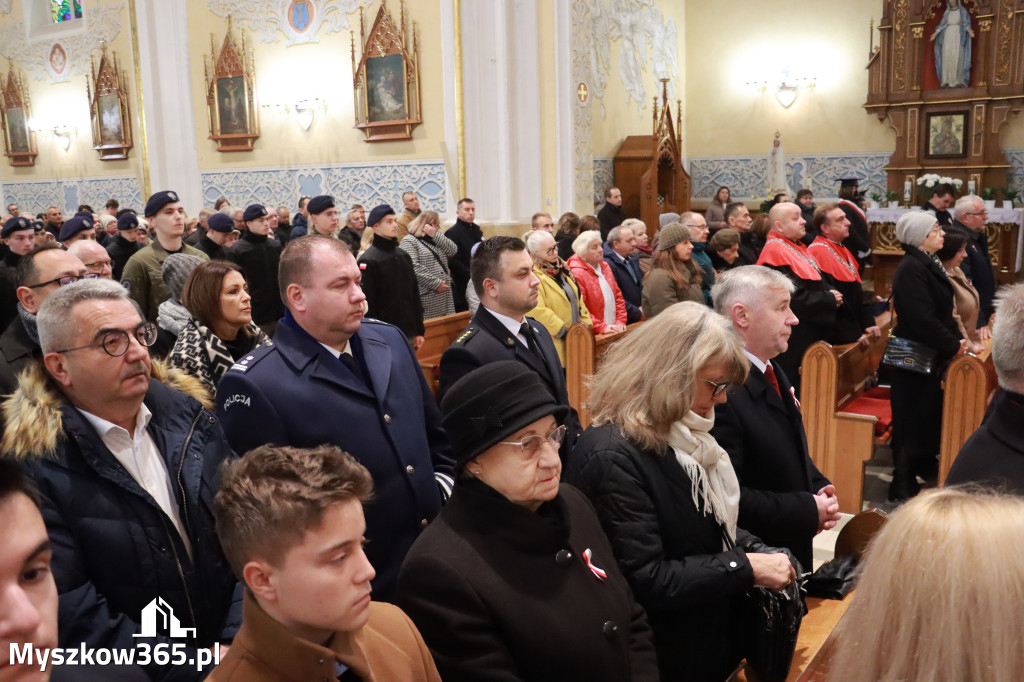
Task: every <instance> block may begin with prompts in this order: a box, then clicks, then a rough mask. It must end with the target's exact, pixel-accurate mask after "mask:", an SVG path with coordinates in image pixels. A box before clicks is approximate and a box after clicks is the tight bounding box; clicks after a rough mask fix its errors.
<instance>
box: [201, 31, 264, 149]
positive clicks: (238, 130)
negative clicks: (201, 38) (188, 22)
mask: <svg viewBox="0 0 1024 682" xmlns="http://www.w3.org/2000/svg"><path fill="white" fill-rule="evenodd" d="M210 56H211V61H212V68H211V66H210V64H208V63H207V61H206V57H205V56H204V57H203V72H204V75H205V77H206V105H207V111H208V112H209V123H210V139H211V140H214V141H215V142H216V143H217V151H219V152H247V151H252V148H253V144H254V143H255V142H256V140H257V139H259V136H260V119H259V108H258V107H257V106H256V78H255V76H254V72H255V63H254V61H253V56H252V52H251V51H249V52H246V48H245V34H242V38H241V44H240V45H239V43H237V42H235V39H234V37H233V36H232V35H231V17H228V29H227V32H226V33H225V34H224V41H223V43H221V48H220V53H219V54H218V53H217V51H216V49H215V48H214V44H213V36H212V35H211V36H210Z"/></svg>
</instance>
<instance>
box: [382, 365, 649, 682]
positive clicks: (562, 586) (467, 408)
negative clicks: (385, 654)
mask: <svg viewBox="0 0 1024 682" xmlns="http://www.w3.org/2000/svg"><path fill="white" fill-rule="evenodd" d="M441 409H442V412H443V413H444V419H443V424H444V428H445V431H446V432H447V433H448V434H449V437H450V438H451V439H452V451H453V454H455V455H456V467H457V471H458V479H457V481H456V484H455V489H454V491H453V493H452V497H451V500H450V501H449V502H448V505H447V506H446V507H445V508H444V510H443V511H442V512H441V514H440V515H439V516H438V517H437V519H435V520H434V522H433V524H432V525H430V526H429V527H428V528H427V529H426V530H424V531H423V534H422V535H421V536H420V537H419V539H418V540H417V541H416V543H415V544H414V545H413V546H412V549H411V550H409V554H408V556H407V557H406V559H405V562H404V563H403V564H402V568H401V572H400V573H399V576H398V604H399V606H401V607H402V608H403V609H404V610H405V612H406V613H407V614H409V616H410V617H411V618H412V619H413V621H414V622H415V623H416V626H417V627H418V628H419V630H420V632H422V633H423V638H424V640H425V641H426V643H427V646H428V647H429V648H430V651H431V653H432V654H433V656H434V661H435V662H436V663H437V669H438V672H439V673H440V674H441V678H442V679H444V680H447V681H448V682H453V681H455V682H457V681H459V680H474V681H475V682H477V681H488V680H494V681H498V680H501V681H503V682H512V681H514V680H522V681H524V682H525V681H527V680H529V681H530V682H546V681H551V682H555V681H558V682H563V681H564V680H587V682H602V681H607V682H613V681H614V682H628V681H629V680H657V679H658V672H657V665H656V662H655V658H654V651H653V649H652V647H651V639H650V637H651V633H650V628H649V627H648V625H647V621H646V618H645V616H644V613H643V610H642V609H640V608H639V607H638V606H637V604H636V602H635V601H634V600H633V596H632V594H631V593H630V590H629V586H628V585H627V584H626V581H625V579H624V578H623V577H622V574H621V573H620V572H619V570H618V567H617V566H616V565H615V560H614V558H613V556H612V553H611V547H610V546H609V545H608V539H607V538H606V537H605V535H604V533H603V532H602V531H601V526H600V524H599V523H598V520H597V517H596V516H595V515H594V509H593V507H591V506H590V503H589V502H587V500H586V498H585V497H584V496H583V495H582V494H581V493H580V492H579V491H578V490H576V489H575V488H573V487H571V486H567V485H564V484H561V483H560V478H561V471H562V464H561V460H560V459H559V457H558V445H559V443H561V441H562V438H563V437H564V435H565V427H564V426H561V425H559V420H560V419H562V418H563V417H564V416H565V413H566V408H565V407H563V406H560V405H557V404H556V403H555V402H554V400H553V399H552V397H551V395H550V394H549V392H548V391H547V389H546V388H545V387H544V384H543V383H542V382H541V380H540V378H539V377H538V376H537V375H536V374H535V373H534V372H532V371H531V370H530V369H528V368H527V367H526V366H525V365H523V364H522V363H519V362H511V361H509V362H496V363H492V364H489V365H486V366H484V367H481V368H479V369H477V370H474V371H473V372H471V373H469V374H467V375H466V376H464V377H463V378H462V379H460V380H459V381H457V382H456V383H455V384H453V385H452V387H451V388H450V389H448V392H447V393H445V396H444V399H443V401H442V403H441Z"/></svg>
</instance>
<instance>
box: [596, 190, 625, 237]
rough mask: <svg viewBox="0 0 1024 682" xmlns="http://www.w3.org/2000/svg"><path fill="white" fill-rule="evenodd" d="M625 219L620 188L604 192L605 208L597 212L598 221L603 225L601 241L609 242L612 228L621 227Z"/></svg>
mask: <svg viewBox="0 0 1024 682" xmlns="http://www.w3.org/2000/svg"><path fill="white" fill-rule="evenodd" d="M625 219H626V213H625V212H624V211H623V210H622V192H621V191H620V190H619V188H618V187H609V188H608V189H606V190H605V191H604V206H602V207H601V210H600V211H598V212H597V220H598V222H600V223H601V239H604V240H607V239H608V233H609V232H611V231H612V228H613V227H618V226H619V225H621V224H622V221H624V220H625Z"/></svg>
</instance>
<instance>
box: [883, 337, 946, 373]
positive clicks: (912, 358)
mask: <svg viewBox="0 0 1024 682" xmlns="http://www.w3.org/2000/svg"><path fill="white" fill-rule="evenodd" d="M938 356H939V353H938V351H936V350H935V349H934V348H931V347H929V346H927V345H925V344H923V343H921V342H919V341H911V340H910V339H904V338H901V337H899V336H893V335H892V333H890V334H889V341H888V343H886V344H885V352H884V353H882V364H883V365H885V366H886V367H891V368H893V369H905V370H907V371H909V372H917V373H918V374H931V373H932V370H934V369H935V359H936V358H937V357H938Z"/></svg>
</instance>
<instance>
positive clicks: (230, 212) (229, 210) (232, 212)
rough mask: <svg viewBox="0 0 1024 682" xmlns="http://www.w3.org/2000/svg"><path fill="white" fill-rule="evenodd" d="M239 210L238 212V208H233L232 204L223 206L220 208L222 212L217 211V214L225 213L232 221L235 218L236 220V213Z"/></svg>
mask: <svg viewBox="0 0 1024 682" xmlns="http://www.w3.org/2000/svg"><path fill="white" fill-rule="evenodd" d="M237 210H238V209H237V208H235V207H234V206H232V205H231V204H224V205H223V206H221V207H220V210H218V211H216V212H217V213H223V214H224V215H226V216H228V217H229V218H231V219H232V220H234V218H235V212H236V211H237ZM211 215H212V214H211Z"/></svg>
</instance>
